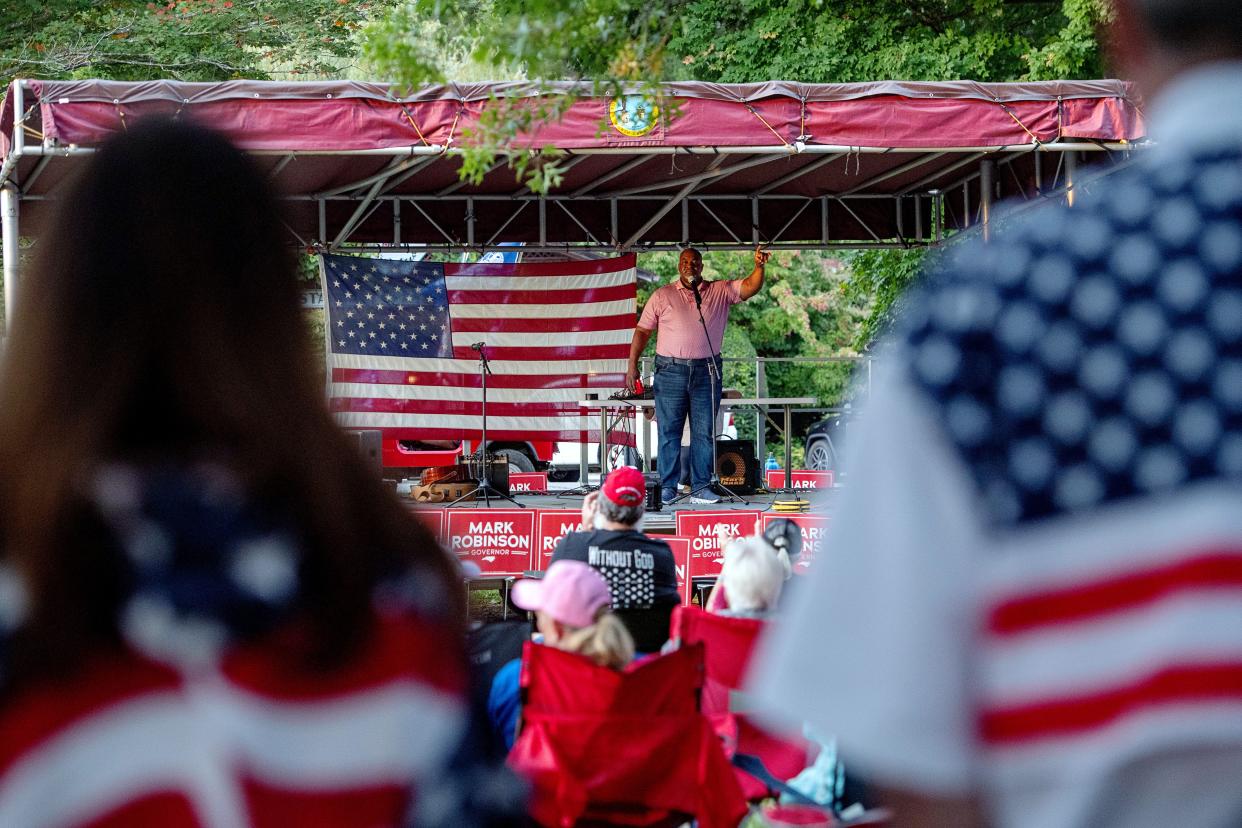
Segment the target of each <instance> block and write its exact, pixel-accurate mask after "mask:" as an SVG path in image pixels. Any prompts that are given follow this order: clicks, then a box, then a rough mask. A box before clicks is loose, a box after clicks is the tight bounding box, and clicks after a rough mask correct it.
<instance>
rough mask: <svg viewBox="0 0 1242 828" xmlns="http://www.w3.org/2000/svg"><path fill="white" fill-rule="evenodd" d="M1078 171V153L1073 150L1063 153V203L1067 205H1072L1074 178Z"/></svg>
mask: <svg viewBox="0 0 1242 828" xmlns="http://www.w3.org/2000/svg"><path fill="white" fill-rule="evenodd" d="M1077 173H1078V155H1077V154H1075V153H1073V152H1067V153H1065V205H1066V206H1067V207H1073V206H1074V179H1075V178H1077V177H1078V176H1077Z"/></svg>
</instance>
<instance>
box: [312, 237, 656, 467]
mask: <svg viewBox="0 0 1242 828" xmlns="http://www.w3.org/2000/svg"><path fill="white" fill-rule="evenodd" d="M321 272H322V275H323V282H324V293H325V297H326V302H327V309H328V332H327V338H328V370H329V384H330V388H329V397H330V404H331V408H332V411H333V412H334V413H335V416H336V418H337V421H338V422H339V423H340V424H341V425H342V426H344V427H346V428H379V429H384V430H385V433H386V435H387V436H389V437H393V438H396V439H422V440H461V439H465V440H475V439H478V435H479V430H480V427H481V425H482V416H481V414H482V410H481V409H482V406H481V399H482V392H481V390H480V385H481V383H480V376H479V360H478V354H476V353H475V352H474V351H473V350H471V349H470V345H471V344H472V343H475V342H483V343H485V350H486V352H487V356H488V359H489V360H490V361H491V369H492V374H491V375H489V376H488V378H487V434H488V438H489V439H497V440H564V441H570V442H587V441H595V440H598V423H597V419H596V417H590V418H584V417H583V414H582V411H581V410H580V409H579V407H578V405H577V401H578V400H580V399H582V398H583V395H584V394H585V393H586V391H585V389H602V390H601V391H598V392H596V393H599V394H600V396H601V397H604V396H607V394H608V392H610V391H615V390H617V389H619V388H621V387H622V385H623V383H624V379H625V369H626V360H627V359H628V357H629V349H630V341H631V339H632V337H633V334H634V324H635V321H636V318H637V315H636V303H637V295H636V283H635V278H636V271H635V261H634V256H633V255H627V256H621V257H619V258H613V259H597V260H590V261H571V262H532V263H521V264H510V263H500V264H444V263H440V262H414V261H394V260H389V259H366V258H357V257H351V256H323V257H322V268H321ZM591 426H595V428H594V430H593V431H592V430H591ZM584 429H586V430H585V431H584ZM609 442H611V443H614V444H616V443H622V444H625V443H629V444H633V437H632V434H624V433H620V432H614V433H612V434H610V435H609Z"/></svg>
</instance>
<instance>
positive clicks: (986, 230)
mask: <svg viewBox="0 0 1242 828" xmlns="http://www.w3.org/2000/svg"><path fill="white" fill-rule="evenodd" d="M995 178H996V162H995V161H993V160H992V159H990V158H989V159H986V160H984V161H982V162H980V164H979V211H980V219H979V220H980V223H981V224H983V240H984V241H985V242H988V241H991V240H992V227H991V224H990V222H991V220H992V196H993V194H994V190H995V188H996V181H995Z"/></svg>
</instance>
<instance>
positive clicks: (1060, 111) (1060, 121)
mask: <svg viewBox="0 0 1242 828" xmlns="http://www.w3.org/2000/svg"><path fill="white" fill-rule="evenodd" d="M1064 116H1065V98H1063V97H1062V96H1060V95H1057V138H1058V139H1060V138H1064V137H1065V135H1064V132H1063V130H1064V124H1065V117H1064Z"/></svg>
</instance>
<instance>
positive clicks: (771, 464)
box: [763, 451, 781, 471]
mask: <svg viewBox="0 0 1242 828" xmlns="http://www.w3.org/2000/svg"><path fill="white" fill-rule="evenodd" d="M780 467H781V463H780V461H779V460H777V459H776V456H775V455H773V454H772V452H770V451H769V452H768V459H767V460H764V461H763V468H764V469H766V470H768V471H771V470H772V469H779V468H780Z"/></svg>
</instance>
